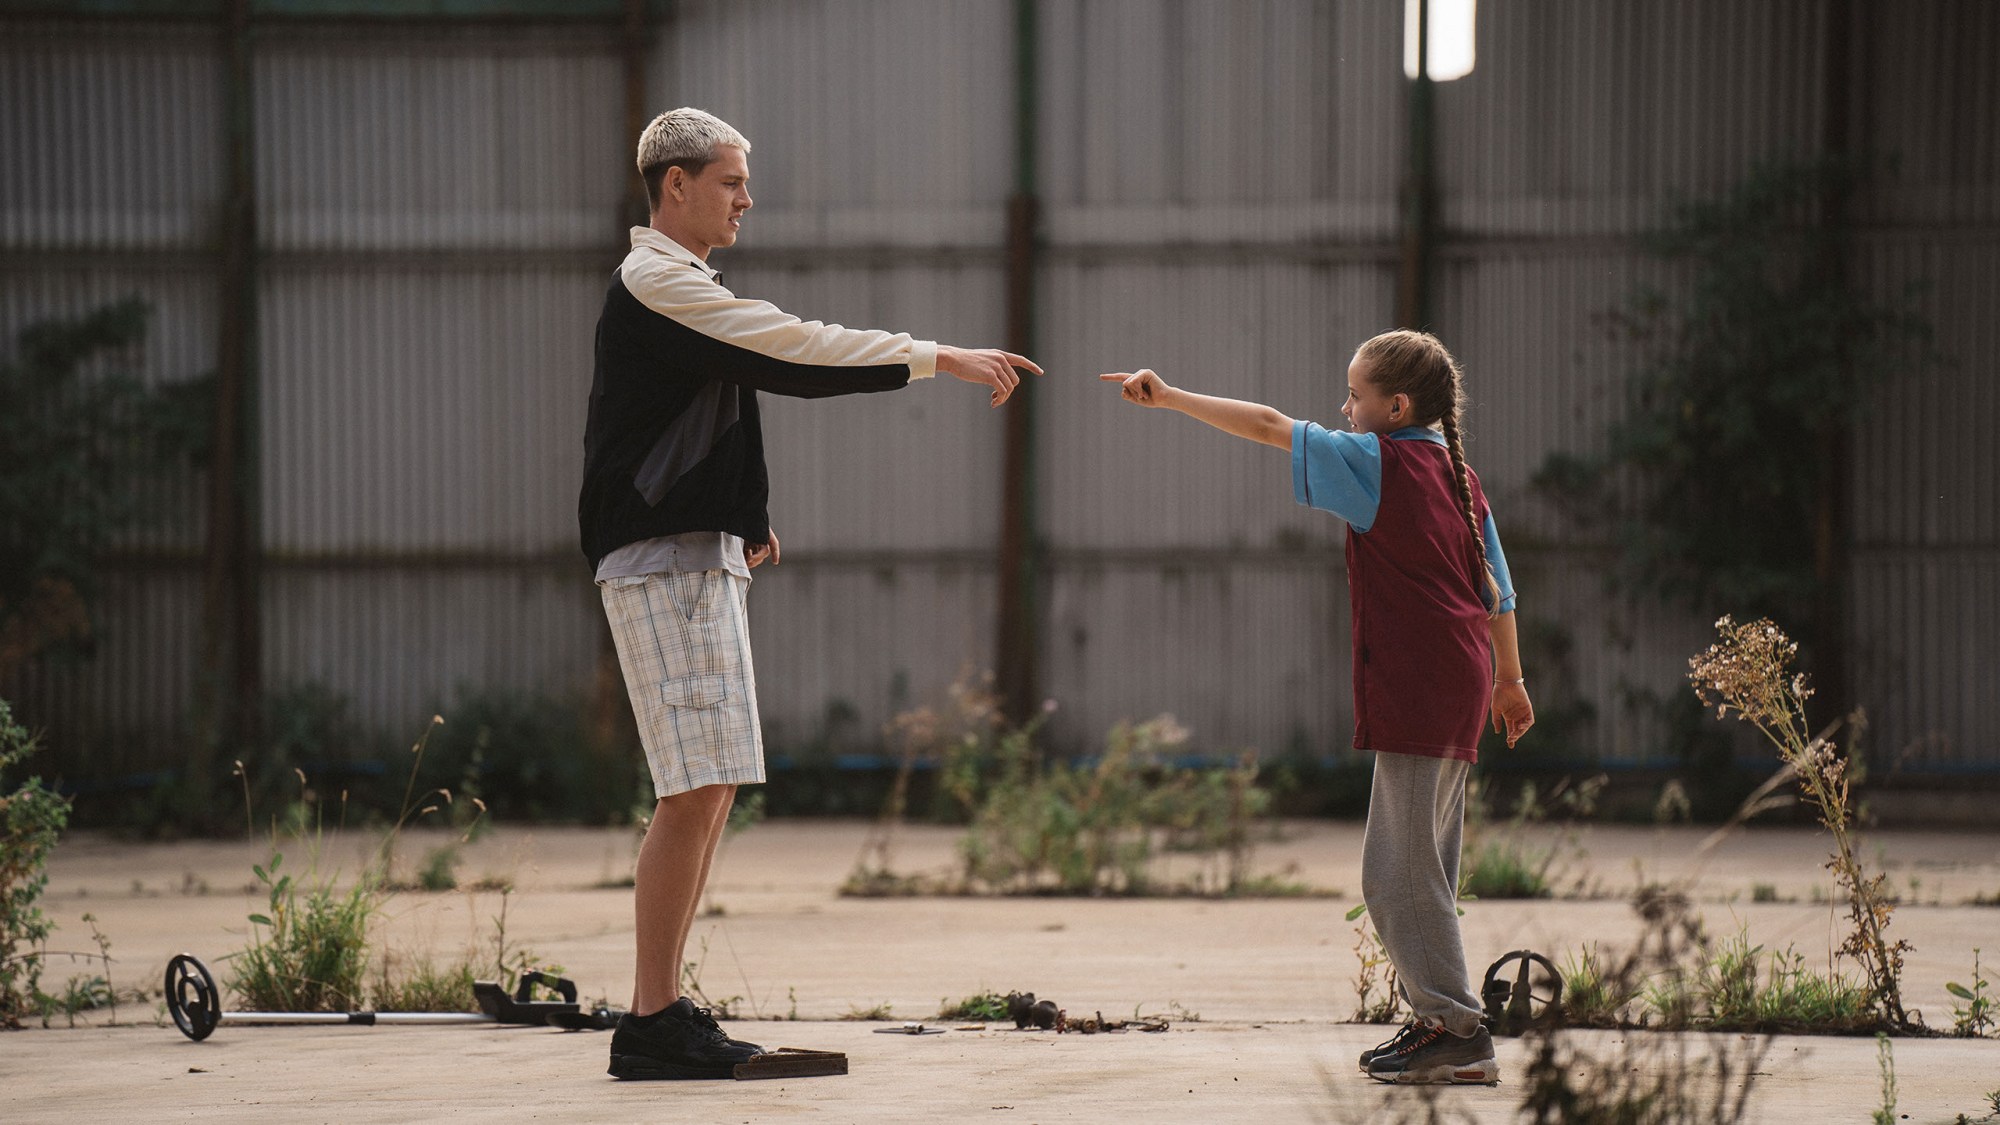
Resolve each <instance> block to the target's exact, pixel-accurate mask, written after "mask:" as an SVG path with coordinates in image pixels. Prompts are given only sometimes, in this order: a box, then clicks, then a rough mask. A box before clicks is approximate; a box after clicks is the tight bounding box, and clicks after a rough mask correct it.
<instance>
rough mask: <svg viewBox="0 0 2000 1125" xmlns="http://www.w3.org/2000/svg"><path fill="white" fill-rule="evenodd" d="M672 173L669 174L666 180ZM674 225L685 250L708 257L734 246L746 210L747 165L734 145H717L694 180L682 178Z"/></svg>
mask: <svg viewBox="0 0 2000 1125" xmlns="http://www.w3.org/2000/svg"><path fill="white" fill-rule="evenodd" d="M674 174H675V173H673V172H671V171H670V172H669V173H668V175H669V176H673V175H674ZM680 187H681V195H682V198H681V199H680V201H679V208H678V209H679V211H680V214H679V216H678V219H679V222H678V223H677V225H678V226H679V228H680V231H681V233H682V234H683V235H684V236H685V237H686V239H687V240H689V243H690V244H689V245H688V249H689V250H692V251H694V252H695V253H696V254H699V255H701V256H702V257H703V258H704V259H706V258H707V257H708V251H709V250H711V249H714V248H715V247H718V246H724V247H726V246H734V245H735V244H736V232H737V231H738V230H740V229H741V228H742V226H743V212H745V211H748V210H749V209H750V203H751V200H750V162H749V159H748V158H747V157H746V156H745V155H744V153H743V150H742V149H740V148H737V147H736V146H735V145H720V146H718V147H717V148H716V150H715V159H714V160H711V161H709V162H708V166H707V167H705V168H703V169H702V170H701V174H700V175H698V176H686V175H685V174H682V177H681V180H680Z"/></svg>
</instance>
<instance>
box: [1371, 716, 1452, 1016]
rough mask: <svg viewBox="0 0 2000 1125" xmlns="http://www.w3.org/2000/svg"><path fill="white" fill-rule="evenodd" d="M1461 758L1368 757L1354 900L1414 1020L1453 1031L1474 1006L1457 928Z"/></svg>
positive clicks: (1383, 755)
mask: <svg viewBox="0 0 2000 1125" xmlns="http://www.w3.org/2000/svg"><path fill="white" fill-rule="evenodd" d="M1470 771H1471V764H1470V763H1468V762H1458V761H1451V760H1448V759H1443V758H1420V757H1417V756H1416V755H1413V754H1383V753H1378V754H1376V755H1375V780H1374V784H1373V787H1372V788H1371V789H1370V791H1369V795H1368V829H1367V832H1366V834H1365V835H1364V837H1363V840H1362V844H1361V897H1362V899H1363V900H1364V901H1365V902H1367V904H1368V917H1369V918H1370V919H1372V920H1373V921H1374V923H1375V932H1376V933H1379V934H1381V935H1382V944H1383V946H1384V947H1385V948H1387V949H1388V951H1389V960H1390V962H1391V963H1392V964H1394V965H1395V966H1396V976H1397V978H1398V980H1399V981H1400V982H1401V987H1402V990H1403V998H1404V999H1405V1000H1407V1001H1409V1004H1410V1009H1411V1010H1412V1011H1414V1012H1415V1013H1416V1014H1417V1016H1418V1017H1419V1018H1421V1019H1425V1020H1428V1021H1430V1022H1432V1023H1440V1024H1443V1025H1444V1026H1445V1028H1446V1030H1448V1031H1451V1032H1452V1033H1453V1034H1456V1035H1471V1034H1472V1033H1473V1032H1474V1031H1475V1030H1477V1029H1478V1027H1479V1016H1480V1011H1479V1000H1478V998H1477V997H1476V996H1474V995H1473V992H1472V980H1471V978H1470V977H1469V976H1467V975H1466V971H1465V942H1464V940H1463V939H1462V938H1460V936H1459V932H1458V847H1459V837H1460V836H1461V835H1462V834H1463V832H1464V828H1465V778H1466V774H1467V773H1469V772H1470Z"/></svg>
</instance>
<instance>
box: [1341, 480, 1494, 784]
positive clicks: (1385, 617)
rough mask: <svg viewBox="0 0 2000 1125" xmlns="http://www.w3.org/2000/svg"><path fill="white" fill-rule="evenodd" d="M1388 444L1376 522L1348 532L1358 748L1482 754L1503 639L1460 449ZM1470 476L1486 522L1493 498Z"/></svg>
mask: <svg viewBox="0 0 2000 1125" xmlns="http://www.w3.org/2000/svg"><path fill="white" fill-rule="evenodd" d="M1380 446H1381V451H1382V497H1381V504H1380V506H1379V507H1378V508H1377V510H1376V514H1375V522H1374V523H1373V525H1371V526H1370V527H1369V529H1368V530H1367V531H1355V530H1354V528H1353V527H1352V526H1351V525H1350V526H1349V527H1348V529H1347V592H1348V597H1349V599H1350V600H1351V602H1352V604H1353V609H1354V745H1355V747H1356V748H1358V749H1364V750H1375V751H1378V752H1387V753H1392V754H1416V755H1420V756H1423V757H1427V758H1455V759H1458V760H1460V761H1466V762H1473V761H1477V760H1478V758H1479V751H1478V746H1479V735H1480V732H1481V731H1482V730H1484V729H1485V727H1486V715H1487V709H1488V708H1489V707H1490V706H1491V704H1492V700H1493V683H1492V680H1493V638H1492V635H1491V633H1490V632H1489V631H1488V627H1487V618H1486V606H1485V604H1484V603H1483V602H1482V601H1481V600H1480V595H1479V591H1480V590H1481V589H1482V588H1483V587H1484V585H1485V578H1484V576H1483V575H1481V574H1479V573H1478V572H1477V571H1476V570H1475V569H1474V568H1475V566H1476V565H1477V563H1476V562H1475V558H1476V557H1477V556H1476V555H1475V544H1474V540H1473V537H1472V529H1471V528H1469V527H1467V526H1466V525H1465V516H1464V514H1463V513H1462V512H1461V511H1460V510H1459V508H1458V492H1457V490H1456V489H1455V488H1454V487H1453V486H1452V468H1451V453H1450V451H1449V450H1447V449H1446V448H1445V447H1444V446H1443V445H1441V444H1439V443H1437V442H1431V441H1383V442H1381V443H1380ZM1466 473H1467V475H1468V477H1470V479H1471V484H1472V501H1473V508H1474V512H1475V514H1476V515H1477V516H1478V518H1479V521H1480V524H1481V526H1484V525H1485V521H1486V515H1487V508H1486V496H1485V494H1484V493H1483V492H1481V491H1480V488H1479V478H1478V476H1476V475H1474V474H1472V471H1471V470H1470V469H1467V470H1466Z"/></svg>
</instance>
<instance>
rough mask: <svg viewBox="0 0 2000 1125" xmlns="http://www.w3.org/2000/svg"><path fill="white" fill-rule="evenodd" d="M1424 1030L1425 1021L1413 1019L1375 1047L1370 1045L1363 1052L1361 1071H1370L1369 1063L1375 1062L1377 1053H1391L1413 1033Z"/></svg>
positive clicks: (1364, 1072)
mask: <svg viewBox="0 0 2000 1125" xmlns="http://www.w3.org/2000/svg"><path fill="white" fill-rule="evenodd" d="M1423 1030H1424V1022H1423V1021H1422V1020H1411V1021H1410V1022H1409V1023H1406V1024H1404V1025H1403V1029H1402V1030H1401V1031H1398V1032H1397V1033H1396V1034H1394V1035H1391V1036H1390V1037H1389V1038H1387V1039H1385V1040H1383V1041H1382V1042H1380V1043H1377V1044H1375V1045H1374V1046H1373V1047H1370V1048H1368V1049H1367V1050H1365V1051H1363V1052H1361V1073H1363V1074H1366V1073H1368V1064H1369V1063H1371V1062H1374V1061H1375V1057H1376V1056H1377V1055H1386V1054H1389V1053H1390V1052H1392V1051H1394V1050H1395V1049H1396V1048H1398V1047H1400V1046H1402V1045H1403V1041H1404V1040H1406V1039H1408V1038H1409V1037H1410V1036H1412V1035H1415V1034H1418V1033H1420V1032H1422V1031H1423Z"/></svg>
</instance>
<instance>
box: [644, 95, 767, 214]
mask: <svg viewBox="0 0 2000 1125" xmlns="http://www.w3.org/2000/svg"><path fill="white" fill-rule="evenodd" d="M722 145H734V146H735V147H737V148H740V149H742V150H743V151H744V152H749V151H750V142H749V140H748V139H746V138H745V137H744V136H743V134H741V133H739V132H737V131H736V129H735V127H734V126H732V125H730V124H729V122H727V121H724V120H723V119H721V118H720V117H717V116H715V115H714V114H712V113H706V112H703V111H702V110H699V109H695V108H694V107H692V106H682V107H681V108H679V109H670V110H668V111H667V112H665V113H662V114H661V115H659V116H658V117H655V118H653V122H652V124H650V125H648V126H646V131H645V132H643V133H641V134H639V175H640V176H641V177H642V178H643V179H644V180H645V181H646V205H647V206H648V207H649V208H651V209H652V210H654V211H658V210H659V209H660V182H661V181H662V180H664V179H665V178H666V175H667V169H668V168H673V167H680V168H683V169H685V170H686V171H687V173H688V175H690V176H699V175H701V170H702V169H703V168H706V167H708V165H709V163H710V162H711V161H713V160H714V159H715V150H716V149H717V148H718V147H720V146H722Z"/></svg>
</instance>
